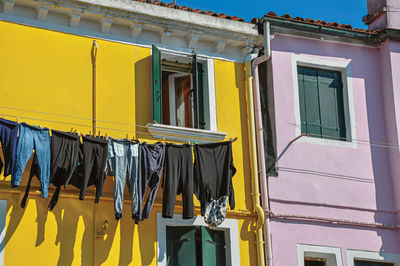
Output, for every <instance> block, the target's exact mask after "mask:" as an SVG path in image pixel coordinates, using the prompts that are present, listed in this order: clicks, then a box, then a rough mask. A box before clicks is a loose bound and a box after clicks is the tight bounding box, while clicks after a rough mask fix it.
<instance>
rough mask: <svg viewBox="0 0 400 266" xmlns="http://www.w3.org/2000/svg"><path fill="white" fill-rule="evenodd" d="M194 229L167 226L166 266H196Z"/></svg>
mask: <svg viewBox="0 0 400 266" xmlns="http://www.w3.org/2000/svg"><path fill="white" fill-rule="evenodd" d="M195 232H196V230H195V228H194V227H191V226H182V227H175V226H167V266H196V238H195Z"/></svg>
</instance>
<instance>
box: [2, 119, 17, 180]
mask: <svg viewBox="0 0 400 266" xmlns="http://www.w3.org/2000/svg"><path fill="white" fill-rule="evenodd" d="M17 140H18V123H16V122H13V121H10V120H6V119H2V118H0V141H1V147H2V149H3V154H4V176H8V175H11V174H12V173H13V170H14V164H15V158H16V155H17ZM2 168H3V163H2V162H1V161H0V172H1V170H2Z"/></svg>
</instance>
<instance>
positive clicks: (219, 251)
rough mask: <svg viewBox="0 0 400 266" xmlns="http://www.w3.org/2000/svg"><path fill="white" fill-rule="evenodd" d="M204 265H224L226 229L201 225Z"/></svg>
mask: <svg viewBox="0 0 400 266" xmlns="http://www.w3.org/2000/svg"><path fill="white" fill-rule="evenodd" d="M201 241H202V255H203V266H224V265H225V264H226V262H225V234H224V231H220V230H211V229H209V228H207V227H201Z"/></svg>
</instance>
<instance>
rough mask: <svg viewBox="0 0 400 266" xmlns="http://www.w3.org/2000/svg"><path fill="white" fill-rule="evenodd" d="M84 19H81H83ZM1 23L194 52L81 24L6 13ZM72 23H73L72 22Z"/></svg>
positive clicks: (228, 57) (230, 57) (231, 57)
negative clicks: (93, 28) (67, 23)
mask: <svg viewBox="0 0 400 266" xmlns="http://www.w3.org/2000/svg"><path fill="white" fill-rule="evenodd" d="M81 18H82V17H80V19H81ZM0 21H5V22H12V23H16V24H20V25H25V26H30V27H35V28H41V29H46V30H51V31H56V32H61V33H67V34H72V35H77V36H82V37H88V38H96V39H98V40H105V41H110V42H115V43H122V44H126V45H133V46H138V47H144V48H151V46H152V45H153V44H154V45H157V47H158V48H161V49H165V50H174V51H179V52H182V53H186V54H190V53H191V52H192V50H191V49H188V48H182V47H176V46H175V45H173V44H162V43H159V42H158V41H157V40H152V41H149V40H143V39H137V38H130V37H125V36H119V35H114V34H110V33H103V32H97V31H92V30H88V29H84V28H80V27H79V25H80V24H79V22H76V21H75V23H73V25H72V26H69V25H68V26H66V25H59V24H54V23H51V22H48V21H41V20H35V19H31V18H26V17H18V16H14V15H10V14H6V13H1V12H0ZM71 23H72V21H71ZM198 52H199V53H200V54H199V56H204V57H208V58H214V59H219V60H223V61H228V62H237V63H243V62H244V57H243V56H242V55H237V54H220V53H215V52H209V51H198Z"/></svg>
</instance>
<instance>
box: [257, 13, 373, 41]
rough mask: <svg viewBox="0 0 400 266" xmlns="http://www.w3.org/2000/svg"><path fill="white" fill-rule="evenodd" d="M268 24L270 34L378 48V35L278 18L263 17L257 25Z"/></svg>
mask: <svg viewBox="0 0 400 266" xmlns="http://www.w3.org/2000/svg"><path fill="white" fill-rule="evenodd" d="M265 22H269V23H270V25H271V32H272V33H282V34H291V35H297V36H301V37H309V38H314V39H324V40H331V41H339V42H345V43H353V44H362V45H369V46H378V45H379V43H380V41H379V38H378V37H379V36H378V35H379V34H378V33H370V32H359V31H354V30H347V29H337V28H333V27H327V26H324V25H315V24H310V23H305V22H298V21H291V20H287V19H282V18H278V17H270V16H264V17H263V18H261V20H260V22H259V25H261V24H263V23H265Z"/></svg>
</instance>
